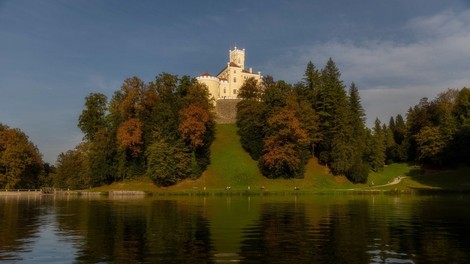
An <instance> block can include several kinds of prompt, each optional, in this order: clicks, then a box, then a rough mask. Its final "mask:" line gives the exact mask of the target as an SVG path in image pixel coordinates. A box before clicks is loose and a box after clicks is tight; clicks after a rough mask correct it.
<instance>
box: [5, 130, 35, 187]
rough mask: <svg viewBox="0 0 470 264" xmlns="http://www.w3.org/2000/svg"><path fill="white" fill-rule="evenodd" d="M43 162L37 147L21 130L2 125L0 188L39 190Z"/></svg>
mask: <svg viewBox="0 0 470 264" xmlns="http://www.w3.org/2000/svg"><path fill="white" fill-rule="evenodd" d="M42 171H43V161H42V158H41V154H40V153H39V151H38V149H37V148H36V146H35V145H34V144H33V143H32V142H31V141H30V140H29V138H28V136H27V135H26V134H25V133H24V132H23V131H21V130H20V129H13V128H9V127H8V126H6V125H3V124H1V123H0V188H2V189H3V188H4V189H16V188H37V187H40V186H39V176H40V174H41V172H42Z"/></svg>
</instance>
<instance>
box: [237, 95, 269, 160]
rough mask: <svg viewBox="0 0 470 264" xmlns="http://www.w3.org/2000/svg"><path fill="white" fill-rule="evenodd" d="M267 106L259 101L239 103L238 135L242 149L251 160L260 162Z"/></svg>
mask: <svg viewBox="0 0 470 264" xmlns="http://www.w3.org/2000/svg"><path fill="white" fill-rule="evenodd" d="M266 111H267V109H266V105H265V104H264V103H262V102H260V101H258V100H242V101H240V102H238V103H237V118H236V119H237V121H236V124H237V127H238V131H237V133H238V134H239V135H240V143H241V145H242V147H243V148H244V149H245V150H246V151H247V152H248V153H249V154H250V156H251V158H252V159H254V160H258V159H259V157H260V156H261V152H262V149H263V138H264V132H263V131H264V126H265V121H266V119H265V115H266Z"/></svg>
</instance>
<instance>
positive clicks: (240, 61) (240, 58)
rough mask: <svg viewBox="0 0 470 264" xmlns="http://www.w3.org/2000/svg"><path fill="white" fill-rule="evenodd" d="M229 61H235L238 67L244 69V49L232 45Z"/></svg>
mask: <svg viewBox="0 0 470 264" xmlns="http://www.w3.org/2000/svg"><path fill="white" fill-rule="evenodd" d="M229 52H230V62H231V63H235V64H236V65H238V66H239V67H240V68H242V70H243V69H245V49H241V50H239V49H237V47H234V49H233V50H230V51H229Z"/></svg>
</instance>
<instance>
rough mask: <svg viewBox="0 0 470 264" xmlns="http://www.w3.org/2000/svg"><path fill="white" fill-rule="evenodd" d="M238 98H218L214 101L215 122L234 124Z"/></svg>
mask: <svg viewBox="0 0 470 264" xmlns="http://www.w3.org/2000/svg"><path fill="white" fill-rule="evenodd" d="M238 102H240V99H220V100H217V101H216V104H215V112H216V115H217V117H216V119H215V122H217V123H218V124H234V123H235V122H236V121H237V103H238Z"/></svg>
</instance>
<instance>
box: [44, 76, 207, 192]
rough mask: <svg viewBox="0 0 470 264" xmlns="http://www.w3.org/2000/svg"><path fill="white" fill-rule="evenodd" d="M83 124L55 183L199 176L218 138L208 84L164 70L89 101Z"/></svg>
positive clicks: (60, 162)
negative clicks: (80, 139) (152, 78)
mask: <svg viewBox="0 0 470 264" xmlns="http://www.w3.org/2000/svg"><path fill="white" fill-rule="evenodd" d="M85 101H86V102H85V109H84V110H83V111H82V113H81V115H80V117H79V122H78V127H79V128H80V129H81V130H82V131H83V133H84V135H85V136H84V141H83V142H82V143H81V144H79V145H78V146H77V147H76V148H75V149H73V150H69V151H67V152H66V153H62V154H60V155H59V157H58V159H57V164H56V167H57V173H56V174H55V177H54V179H53V185H54V186H67V187H70V188H84V187H88V186H97V185H102V184H109V183H112V182H114V181H118V180H123V179H131V178H135V177H141V176H146V177H150V178H151V179H152V180H153V181H154V182H155V183H156V184H158V185H160V186H168V185H172V184H175V183H176V182H178V181H180V180H182V179H185V178H188V177H190V178H197V177H199V176H200V175H201V173H202V172H203V171H204V170H205V168H206V167H207V165H208V164H209V163H210V149H209V147H210V145H211V143H212V141H213V140H214V136H215V122H214V113H213V103H212V101H211V100H209V92H208V90H207V87H206V86H204V85H201V84H199V83H198V82H197V81H196V79H194V78H190V77H188V76H183V77H181V78H180V77H178V76H175V75H171V74H167V73H162V74H160V75H158V76H157V77H156V79H155V81H153V82H149V83H144V82H143V81H142V80H140V79H139V78H138V77H132V78H129V79H126V80H125V81H124V83H123V85H122V86H121V88H120V90H118V91H116V92H115V93H114V95H113V97H112V99H111V100H110V101H109V102H108V99H107V97H106V96H105V95H104V94H100V93H92V94H90V95H89V96H87V97H86V99H85Z"/></svg>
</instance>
